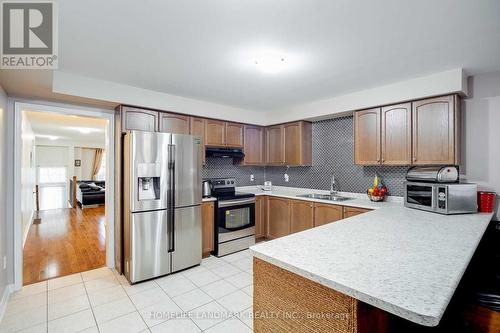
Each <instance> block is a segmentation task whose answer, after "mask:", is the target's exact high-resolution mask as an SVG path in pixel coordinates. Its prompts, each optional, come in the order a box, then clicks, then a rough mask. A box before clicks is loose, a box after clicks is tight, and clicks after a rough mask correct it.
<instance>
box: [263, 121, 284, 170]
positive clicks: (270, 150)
mask: <svg viewBox="0 0 500 333" xmlns="http://www.w3.org/2000/svg"><path fill="white" fill-rule="evenodd" d="M284 162H285V156H284V150H283V126H282V125H278V126H270V127H266V164H270V165H282V164H283V163H284Z"/></svg>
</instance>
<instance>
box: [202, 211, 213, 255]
mask: <svg viewBox="0 0 500 333" xmlns="http://www.w3.org/2000/svg"><path fill="white" fill-rule="evenodd" d="M201 220H202V228H201V230H202V231H201V234H202V237H201V239H202V240H201V244H202V245H201V248H202V255H203V257H208V256H209V255H210V252H211V251H213V250H214V203H213V201H211V202H204V203H202V204H201Z"/></svg>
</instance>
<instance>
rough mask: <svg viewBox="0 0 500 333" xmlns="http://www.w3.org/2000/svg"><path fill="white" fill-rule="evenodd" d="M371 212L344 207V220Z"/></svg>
mask: <svg viewBox="0 0 500 333" xmlns="http://www.w3.org/2000/svg"><path fill="white" fill-rule="evenodd" d="M369 211H371V209H364V208H356V207H346V206H344V218H345V219H346V218H348V217H352V216H356V215H359V214H364V213H367V212H369Z"/></svg>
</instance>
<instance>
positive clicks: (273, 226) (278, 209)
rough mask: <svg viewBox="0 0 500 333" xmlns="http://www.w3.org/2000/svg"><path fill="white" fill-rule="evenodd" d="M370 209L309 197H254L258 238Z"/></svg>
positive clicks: (307, 226)
mask: <svg viewBox="0 0 500 333" xmlns="http://www.w3.org/2000/svg"><path fill="white" fill-rule="evenodd" d="M369 211H370V209H363V208H355V207H344V206H340V205H334V204H326V203H320V202H312V201H307V200H293V199H286V198H279V197H272V196H258V197H256V198H255V238H256V239H259V238H268V239H274V238H278V237H283V236H287V235H289V234H293V233H295V232H299V231H304V230H307V229H311V228H314V227H317V226H320V225H324V224H328V223H331V222H335V221H339V220H342V219H345V218H348V217H351V216H355V215H358V214H363V213H366V212H369Z"/></svg>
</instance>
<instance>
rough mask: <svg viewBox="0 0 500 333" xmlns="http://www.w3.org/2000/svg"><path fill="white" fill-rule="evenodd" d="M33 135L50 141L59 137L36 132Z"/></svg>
mask: <svg viewBox="0 0 500 333" xmlns="http://www.w3.org/2000/svg"><path fill="white" fill-rule="evenodd" d="M35 136H36V137H37V138H43V139H49V140H50V141H55V140H57V139H59V137H58V136H55V135H45V134H36V135H35Z"/></svg>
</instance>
